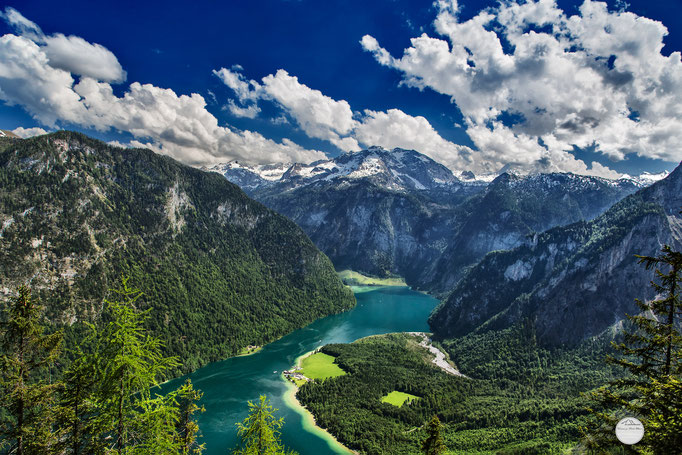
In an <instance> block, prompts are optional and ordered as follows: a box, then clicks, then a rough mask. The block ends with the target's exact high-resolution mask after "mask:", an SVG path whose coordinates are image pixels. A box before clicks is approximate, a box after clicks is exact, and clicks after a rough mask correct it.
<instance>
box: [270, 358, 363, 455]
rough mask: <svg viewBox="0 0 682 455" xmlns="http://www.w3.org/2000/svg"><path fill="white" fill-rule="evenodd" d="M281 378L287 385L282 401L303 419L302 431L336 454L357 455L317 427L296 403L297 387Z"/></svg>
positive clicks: (309, 414) (310, 415)
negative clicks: (318, 439)
mask: <svg viewBox="0 0 682 455" xmlns="http://www.w3.org/2000/svg"><path fill="white" fill-rule="evenodd" d="M313 352H315V351H310V352H308V353H306V354H303V355H302V356H300V357H298V358H297V359H296V363H297V365H299V364H300V360H301V359H303V358H304V357H306V356H308V355H310V354H311V353H313ZM281 377H282V380H283V381H284V382H286V384H287V390H286V392H285V393H284V396H283V397H282V398H283V401H284V403H285V404H286V405H287V407H289V408H290V409H292V410H293V411H294V412H296V413H297V414H298V415H300V416H301V418H302V419H303V429H304V430H305V431H308V432H309V433H312V434H314V435H316V436H318V437H319V438H321V439H323V440H324V441H325V442H327V444H328V445H329V448H330V449H331V450H332V451H334V452H335V453H337V454H356V455H357V452H354V451H353V450H351V449H349V448H348V447H346V446H344V445H343V444H341V443H340V442H339V441H338V440H337V439H336V438H335V437H334V436H333V435H332V434H331V433H329V432H328V431H327V430H325V429H324V428H322V427H319V426H318V425H317V423H316V422H315V417H314V416H313V414H312V413H311V412H310V411H308V409H307V408H306V407H305V406H303V405H302V404H301V402H300V401H298V398H296V392H297V391H298V387H297V386H296V384H294V383H293V382H291V381H289V380H288V379H286V378H285V377H284V375H282V376H281Z"/></svg>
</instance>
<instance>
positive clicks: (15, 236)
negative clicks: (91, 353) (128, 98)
mask: <svg viewBox="0 0 682 455" xmlns="http://www.w3.org/2000/svg"><path fill="white" fill-rule="evenodd" d="M0 238H1V239H2V241H1V242H0V292H2V290H3V288H4V289H5V291H4V292H5V293H6V294H7V293H8V292H9V290H11V289H16V288H17V286H18V285H19V284H21V283H24V282H29V281H30V283H31V287H32V289H33V292H34V294H35V295H36V296H37V297H39V298H40V299H41V301H43V302H44V304H45V307H46V316H47V318H48V320H50V321H53V322H54V326H55V328H63V329H64V338H65V342H66V345H67V346H73V345H75V343H76V342H77V340H79V339H81V338H82V337H83V336H84V334H85V332H86V326H87V323H89V322H93V321H96V320H97V319H98V318H99V317H100V315H101V313H102V310H103V308H102V301H103V300H104V299H105V298H107V297H108V294H107V289H109V288H110V287H111V285H112V283H115V282H117V281H118V279H119V278H120V274H121V273H122V272H124V271H125V273H126V274H129V275H130V277H131V280H132V282H134V283H135V284H136V286H137V287H139V288H140V289H141V290H142V291H143V292H144V294H145V296H146V297H145V299H144V300H143V301H141V302H140V305H142V307H143V308H145V309H146V308H149V309H150V310H151V312H150V317H149V318H148V320H147V321H146V322H145V324H146V328H148V329H149V330H151V331H152V332H153V333H154V334H155V335H156V336H158V337H159V338H160V339H161V340H163V342H164V348H163V350H164V353H165V354H167V355H175V356H178V358H179V359H180V365H179V366H177V367H174V368H173V370H174V374H177V373H179V372H181V371H185V372H186V371H190V370H194V369H196V368H198V367H200V366H202V365H205V364H206V363H208V362H211V361H216V360H221V359H224V358H226V357H229V356H232V355H235V354H236V353H238V352H239V351H240V349H241V348H243V347H245V346H247V345H262V344H265V343H267V342H270V341H273V340H275V339H277V338H279V337H281V336H283V335H285V334H286V333H289V332H290V331H292V330H294V329H297V328H300V327H303V326H305V325H306V324H308V323H310V322H312V321H314V320H315V319H317V318H319V317H322V316H326V315H328V314H333V313H338V312H341V311H344V310H346V309H348V308H351V307H352V306H353V305H354V297H353V294H352V293H351V291H350V290H348V289H347V288H346V287H345V286H343V284H342V283H341V281H340V280H339V279H338V277H337V276H336V274H335V271H334V268H333V266H332V264H331V262H330V261H329V259H328V258H327V257H326V256H324V255H323V254H322V253H320V252H319V250H317V248H315V246H314V245H313V244H312V242H311V241H310V240H309V239H308V238H307V237H306V236H305V234H304V233H303V232H302V231H301V230H300V229H299V228H298V227H297V226H296V225H295V224H294V223H292V222H291V221H289V220H287V219H286V218H284V217H283V216H280V215H278V214H276V213H274V212H273V211H271V210H269V209H267V208H266V207H264V206H263V205H261V204H259V203H257V202H255V201H252V200H251V199H249V198H248V197H247V196H246V195H245V194H244V193H243V192H242V191H241V190H240V189H239V188H238V187H237V186H235V185H233V184H231V183H229V182H228V181H226V180H225V179H224V178H223V177H222V176H220V175H217V174H212V173H207V172H202V171H199V170H197V169H193V168H191V167H188V166H185V165H182V164H180V163H178V162H176V161H175V160H173V159H171V158H168V157H164V156H161V155H158V154H156V153H154V152H152V151H150V150H144V149H122V148H117V147H111V146H109V145H107V144H104V143H103V142H100V141H97V140H94V139H90V138H88V137H87V136H84V135H81V134H78V133H71V132H64V131H62V132H57V133H53V134H50V135H46V136H41V137H37V138H32V139H27V140H18V139H8V138H0Z"/></svg>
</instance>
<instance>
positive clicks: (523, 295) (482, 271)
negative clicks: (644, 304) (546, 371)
mask: <svg viewBox="0 0 682 455" xmlns="http://www.w3.org/2000/svg"><path fill="white" fill-rule="evenodd" d="M680 210H682V170H681V169H680V167H678V168H677V169H676V170H675V171H673V172H672V173H671V174H670V175H669V176H668V177H667V178H666V179H664V180H661V181H659V182H657V183H655V184H653V185H652V186H650V187H647V188H644V189H642V190H639V191H638V192H637V193H635V194H633V195H631V196H629V197H627V198H625V199H624V200H623V201H621V202H619V203H617V204H616V205H614V206H613V207H612V208H611V209H609V210H608V211H606V212H605V213H604V214H602V215H600V216H599V217H597V218H596V219H594V220H593V221H590V222H579V223H574V224H571V225H568V226H565V227H558V228H554V229H550V230H548V231H546V232H544V233H542V234H538V235H536V236H533V237H532V238H529V239H527V241H526V243H525V244H524V245H522V246H519V247H517V248H515V249H512V250H510V251H503V252H494V253H490V254H488V255H487V256H486V257H485V258H484V259H483V260H482V261H481V262H480V263H479V264H478V265H476V266H475V267H474V268H473V269H471V270H470V271H469V273H467V274H466V276H465V277H464V278H463V279H462V280H461V281H460V282H459V284H458V285H457V287H456V288H455V289H454V290H453V292H452V294H451V295H450V297H449V298H448V299H447V300H446V301H445V302H443V303H442V304H441V305H440V306H439V307H438V308H437V309H436V310H435V311H434V313H433V314H432V315H431V318H430V320H429V323H430V324H431V327H432V329H433V330H434V332H435V333H436V334H437V335H438V336H440V337H456V336H461V335H465V334H467V333H470V332H472V331H484V330H492V329H500V328H505V327H509V326H510V325H512V324H514V323H517V322H519V321H521V320H522V319H525V318H530V319H531V320H533V321H535V327H536V331H537V335H538V340H539V341H540V342H542V343H544V344H548V345H551V344H564V343H567V344H572V343H577V342H579V341H581V340H583V339H585V338H587V337H590V336H593V335H597V334H599V333H601V332H602V331H604V330H605V329H607V328H608V327H610V326H612V325H613V324H615V323H617V322H618V321H620V320H622V319H623V318H624V317H625V314H626V313H633V312H635V311H636V306H635V304H634V300H635V299H636V298H639V299H650V298H652V297H653V291H652V288H651V286H650V285H649V282H650V280H651V279H652V272H651V271H650V270H646V269H644V267H642V266H641V265H638V264H637V259H636V257H635V255H636V254H639V255H656V254H658V252H660V249H661V248H662V246H663V245H671V246H672V247H673V248H674V249H678V250H679V249H680V248H682V229H680V226H682V215H680Z"/></svg>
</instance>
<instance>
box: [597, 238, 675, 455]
mask: <svg viewBox="0 0 682 455" xmlns="http://www.w3.org/2000/svg"><path fill="white" fill-rule="evenodd" d="M638 257H639V263H640V264H644V266H645V267H646V268H647V269H652V268H653V269H655V274H656V276H657V278H658V281H659V282H658V283H656V282H654V281H652V282H651V284H652V286H653V287H654V289H655V290H656V294H657V298H656V299H655V300H653V301H651V302H648V303H645V302H641V301H639V300H637V301H636V303H637V305H638V307H639V309H640V310H641V313H640V314H639V315H636V316H628V319H629V321H630V323H631V324H632V327H633V329H634V330H632V331H629V332H626V333H625V340H624V342H623V343H620V344H617V345H616V346H615V348H616V349H617V350H618V351H619V352H620V353H621V354H622V356H620V357H609V358H608V359H607V360H608V361H609V362H611V363H613V364H616V365H619V366H621V367H623V368H624V369H625V370H626V371H627V372H628V373H629V374H628V375H627V376H626V377H624V378H622V379H618V380H616V381H612V382H611V383H610V384H609V385H608V386H607V387H605V388H603V389H601V390H600V391H598V392H597V393H596V394H595V399H596V402H597V403H598V404H599V405H600V406H601V408H603V409H604V410H605V411H604V412H597V411H593V412H594V413H595V414H596V415H597V416H598V417H599V418H600V420H601V421H602V422H603V424H602V426H601V427H600V429H598V430H595V431H593V434H592V435H590V436H589V437H588V441H587V445H588V447H599V448H603V447H605V446H609V445H613V444H617V442H616V440H615V437H614V435H613V428H614V425H615V423H616V422H617V421H618V419H619V417H622V416H624V415H631V416H635V417H637V418H639V419H640V420H642V423H643V424H644V427H645V436H644V439H643V440H642V441H641V442H640V443H639V444H638V445H637V446H638V448H640V449H641V448H644V449H648V450H650V451H651V452H653V453H654V454H668V453H675V451H677V450H679V448H680V447H682V403H681V401H682V399H681V398H680V397H681V396H682V385H681V382H680V379H681V375H682V361H681V360H682V337H681V335H680V324H681V322H682V321H681V317H682V305H681V304H680V295H679V290H680V281H682V253H680V252H676V251H673V250H672V249H671V248H670V247H669V246H665V247H664V248H663V250H662V254H660V255H659V256H656V257H652V256H638ZM609 410H615V412H609ZM631 449H632V448H631Z"/></svg>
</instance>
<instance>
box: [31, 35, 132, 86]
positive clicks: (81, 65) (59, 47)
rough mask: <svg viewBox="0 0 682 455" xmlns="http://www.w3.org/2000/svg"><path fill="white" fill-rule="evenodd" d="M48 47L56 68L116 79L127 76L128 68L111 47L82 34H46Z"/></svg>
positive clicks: (123, 79)
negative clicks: (94, 41)
mask: <svg viewBox="0 0 682 455" xmlns="http://www.w3.org/2000/svg"><path fill="white" fill-rule="evenodd" d="M44 50H45V55H47V58H48V61H49V64H50V66H51V67H53V68H58V69H62V70H64V71H67V72H70V73H73V74H77V75H79V76H87V77H91V78H93V79H97V80H100V81H107V82H112V83H115V82H123V81H125V80H126V72H125V71H123V67H121V64H120V63H119V62H118V59H117V58H116V56H115V55H114V54H113V53H112V52H111V51H110V50H109V49H107V48H105V47H104V46H101V45H99V44H91V43H88V42H87V41H85V40H84V39H83V38H80V37H78V36H64V35H62V34H61V33H57V34H56V35H52V36H49V37H46V38H45V49H44Z"/></svg>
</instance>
